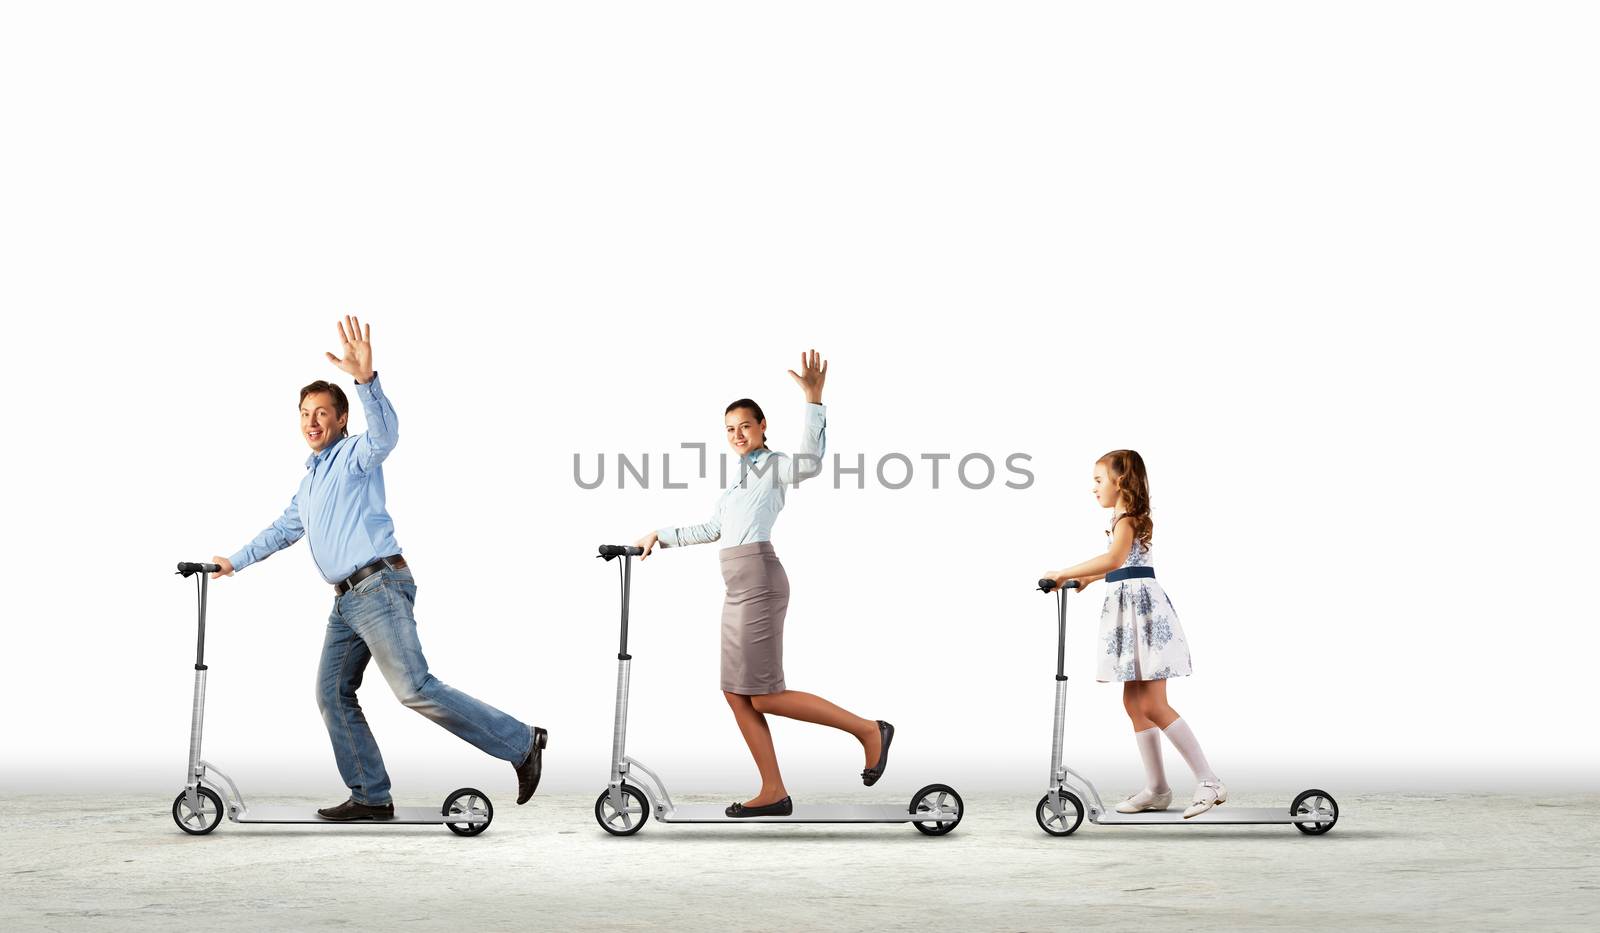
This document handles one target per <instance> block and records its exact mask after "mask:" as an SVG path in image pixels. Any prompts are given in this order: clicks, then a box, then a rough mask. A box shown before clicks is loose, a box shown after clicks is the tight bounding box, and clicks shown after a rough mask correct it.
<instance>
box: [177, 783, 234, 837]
mask: <svg viewBox="0 0 1600 933" xmlns="http://www.w3.org/2000/svg"><path fill="white" fill-rule="evenodd" d="M199 790H200V806H199V808H198V809H196V808H193V807H190V806H189V801H188V799H187V798H188V796H189V792H188V791H187V790H185V791H184V792H183V793H181V794H179V795H178V798H177V799H176V800H174V801H172V822H174V823H177V824H178V828H179V829H181V830H183V831H184V832H186V833H188V834H189V835H191V836H204V835H205V834H206V833H209V832H211V831H212V830H213V829H216V828H217V824H218V823H221V822H222V798H221V797H219V796H217V792H216V791H214V790H212V789H211V788H209V787H201V788H200V789H199Z"/></svg>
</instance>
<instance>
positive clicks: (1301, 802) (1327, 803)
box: [1289, 789, 1339, 836]
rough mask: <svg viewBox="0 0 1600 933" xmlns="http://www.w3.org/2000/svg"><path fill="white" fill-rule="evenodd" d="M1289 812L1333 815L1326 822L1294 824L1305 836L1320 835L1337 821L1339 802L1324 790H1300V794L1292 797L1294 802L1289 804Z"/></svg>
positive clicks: (1297, 814) (1296, 814)
mask: <svg viewBox="0 0 1600 933" xmlns="http://www.w3.org/2000/svg"><path fill="white" fill-rule="evenodd" d="M1289 812H1290V813H1292V814H1294V815H1295V816H1299V815H1300V814H1302V813H1315V814H1317V815H1319V816H1320V815H1324V814H1326V815H1329V816H1332V817H1333V819H1331V820H1329V821H1327V822H1326V823H1296V824H1294V828H1295V829H1298V830H1300V831H1301V832H1303V833H1305V834H1306V835H1307V836H1320V835H1322V834H1323V833H1325V832H1327V831H1328V830H1330V829H1332V828H1333V824H1335V823H1337V822H1339V804H1338V802H1337V801H1335V800H1334V799H1333V797H1332V796H1331V795H1330V794H1329V793H1328V792H1327V791H1325V790H1314V789H1313V790H1306V791H1301V792H1300V796H1298V797H1296V798H1294V803H1291V804H1289Z"/></svg>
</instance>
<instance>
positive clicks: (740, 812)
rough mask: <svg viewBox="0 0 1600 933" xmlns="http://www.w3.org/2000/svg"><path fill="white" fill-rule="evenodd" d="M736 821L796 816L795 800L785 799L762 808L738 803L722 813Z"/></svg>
mask: <svg viewBox="0 0 1600 933" xmlns="http://www.w3.org/2000/svg"><path fill="white" fill-rule="evenodd" d="M722 812H723V813H726V814H728V815H729V816H731V817H733V818H734V819H744V818H745V817H751V816H792V815H794V800H793V799H791V798H789V797H785V798H783V799H782V800H780V801H778V802H777V803H769V804H767V805H765V806H761V807H747V806H745V805H744V804H742V803H736V804H734V805H733V806H731V807H729V808H728V809H726V810H724V811H722Z"/></svg>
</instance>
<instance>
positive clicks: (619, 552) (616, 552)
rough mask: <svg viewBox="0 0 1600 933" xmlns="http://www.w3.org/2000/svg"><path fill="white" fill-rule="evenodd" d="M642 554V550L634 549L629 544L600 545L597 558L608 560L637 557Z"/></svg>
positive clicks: (639, 548)
mask: <svg viewBox="0 0 1600 933" xmlns="http://www.w3.org/2000/svg"><path fill="white" fill-rule="evenodd" d="M643 553H644V548H642V547H634V546H633V545H631V544H602V545H600V553H599V555H598V556H600V557H604V558H605V559H606V560H610V559H611V558H613V557H638V556H639V555H640V554H643Z"/></svg>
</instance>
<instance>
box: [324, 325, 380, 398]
mask: <svg viewBox="0 0 1600 933" xmlns="http://www.w3.org/2000/svg"><path fill="white" fill-rule="evenodd" d="M338 327H339V342H340V343H342V344H343V345H344V350H343V353H344V356H343V357H337V356H334V355H333V354H332V353H329V354H327V357H328V362H330V363H332V364H333V365H335V366H337V367H339V368H340V369H342V370H344V371H345V372H347V373H349V374H350V375H352V376H354V377H356V381H357V382H361V383H367V382H371V381H372V325H371V324H368V325H367V326H366V328H365V329H363V328H362V326H361V319H360V318H358V317H354V316H352V315H349V314H346V315H345V316H344V322H343V323H342V324H339V325H338Z"/></svg>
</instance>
